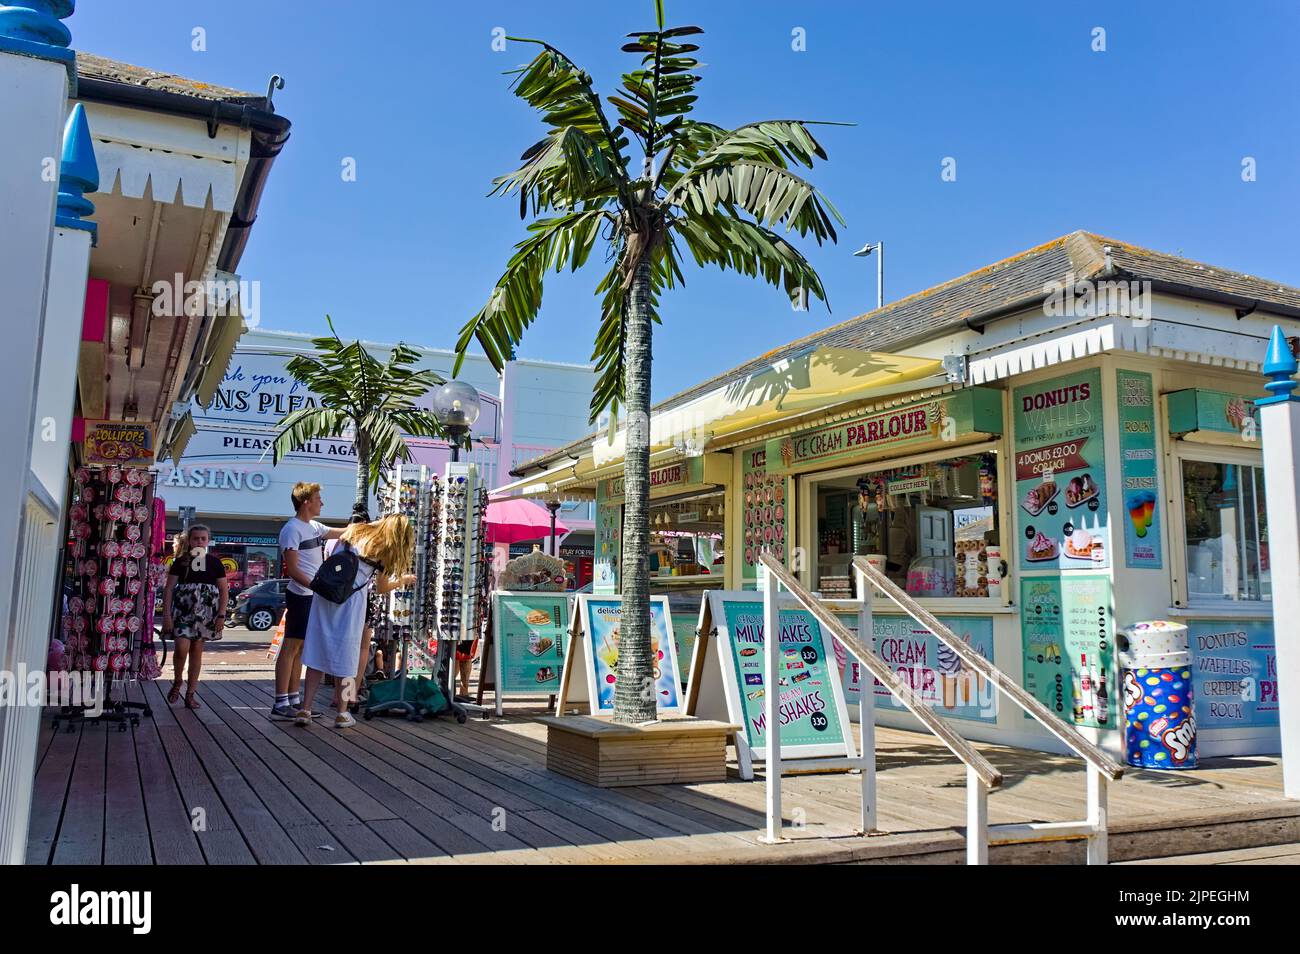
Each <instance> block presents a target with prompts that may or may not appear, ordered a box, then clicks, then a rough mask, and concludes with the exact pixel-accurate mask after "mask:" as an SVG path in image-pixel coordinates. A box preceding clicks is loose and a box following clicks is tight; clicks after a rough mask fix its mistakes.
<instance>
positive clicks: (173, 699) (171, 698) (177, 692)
mask: <svg viewBox="0 0 1300 954" xmlns="http://www.w3.org/2000/svg"><path fill="white" fill-rule="evenodd" d="M183 685H184V683H183V682H181V681H179V680H178V681H176V682H173V683H172V690H171V692H169V693H167V702H168V703H169V704H171V705H175V704H176V703H177V702H178V701H179V700H180V697H181V686H183Z"/></svg>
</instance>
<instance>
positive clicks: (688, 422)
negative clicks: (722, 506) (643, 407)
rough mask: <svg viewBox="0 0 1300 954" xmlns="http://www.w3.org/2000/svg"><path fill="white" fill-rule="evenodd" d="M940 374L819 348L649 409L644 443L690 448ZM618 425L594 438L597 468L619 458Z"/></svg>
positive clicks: (916, 364)
mask: <svg viewBox="0 0 1300 954" xmlns="http://www.w3.org/2000/svg"><path fill="white" fill-rule="evenodd" d="M942 373H943V362H942V361H939V360H937V359H934V358H919V357H911V356H907V355H898V354H889V353H886V352H881V351H861V350H858V349H855V348H835V347H830V346H819V347H816V348H810V349H809V350H808V351H807V352H805V353H804V354H801V355H796V356H794V357H792V358H786V359H783V360H781V361H778V362H776V363H775V364H773V365H771V366H770V367H769V368H767V369H765V370H763V371H760V372H756V373H754V374H751V375H749V376H748V377H746V378H743V379H741V380H738V381H734V382H732V383H730V384H726V385H723V386H721V387H719V388H717V389H715V390H714V391H711V392H710V393H708V394H705V395H703V396H702V397H699V398H697V399H695V400H693V401H691V402H689V403H688V404H684V405H682V406H681V407H677V408H673V409H671V410H669V411H666V412H663V413H660V414H655V415H654V416H653V417H652V418H651V421H650V448H651V450H652V451H654V450H657V449H660V448H665V447H674V446H677V447H693V448H697V449H701V450H702V449H703V448H704V447H705V446H706V445H707V444H708V442H709V441H712V440H715V439H717V438H719V437H722V436H725V435H729V434H734V433H737V432H739V431H743V430H748V429H750V428H754V427H761V426H762V425H764V424H769V423H772V422H774V421H779V420H781V419H782V418H785V417H792V416H794V415H797V414H802V413H805V412H808V411H815V410H820V409H822V408H826V407H830V406H832V405H835V404H845V403H848V402H851V401H858V400H865V399H867V398H871V397H877V396H883V395H886V394H889V393H891V391H894V390H900V389H904V388H906V387H907V386H908V385H910V384H911V383H912V382H916V381H920V380H922V379H925V378H929V377H933V376H935V375H939V374H942ZM625 440H626V431H625V430H622V429H620V430H619V431H618V432H617V433H616V434H615V435H614V437H613V439H612V440H597V441H596V443H595V444H594V445H593V448H592V451H593V455H594V458H595V463H596V464H597V465H598V466H599V465H602V464H605V463H607V462H610V461H614V460H618V459H621V458H622V456H623V448H624V443H625Z"/></svg>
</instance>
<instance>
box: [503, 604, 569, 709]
mask: <svg viewBox="0 0 1300 954" xmlns="http://www.w3.org/2000/svg"><path fill="white" fill-rule="evenodd" d="M492 598H493V600H494V601H495V605H494V606H493V608H492V622H493V626H494V632H493V651H494V654H495V657H496V667H497V673H496V678H497V685H496V691H497V693H498V694H500V695H512V694H513V695H534V696H535V695H549V694H552V693H555V692H558V691H559V688H560V673H561V671H562V670H563V669H564V639H565V634H566V633H567V632H568V629H569V599H568V597H567V596H565V595H564V594H562V593H555V594H551V593H507V592H504V591H498V592H496V593H493V594H492Z"/></svg>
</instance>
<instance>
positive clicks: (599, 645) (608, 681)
mask: <svg viewBox="0 0 1300 954" xmlns="http://www.w3.org/2000/svg"><path fill="white" fill-rule="evenodd" d="M579 605H580V607H581V612H582V614H583V617H582V628H583V638H584V640H585V641H586V647H585V648H586V655H587V657H588V660H589V661H588V662H587V667H588V688H589V692H590V693H591V700H592V701H591V710H592V714H593V715H612V714H613V712H614V688H615V685H616V684H617V682H618V649H619V631H620V629H621V623H622V619H623V601H622V600H621V599H620V598H619V597H598V596H584V597H582V598H581V600H580V603H579ZM671 619H672V614H671V613H670V612H669V610H668V600H667V598H666V597H653V596H652V597H651V598H650V651H651V655H652V658H653V659H654V678H655V684H654V691H655V701H656V703H657V705H658V707H659V708H660V709H661V710H673V711H676V710H678V709H679V708H680V707H681V705H682V690H681V682H680V679H679V676H678V672H679V670H678V668H677V650H676V647H675V646H674V645H673V633H672V624H671Z"/></svg>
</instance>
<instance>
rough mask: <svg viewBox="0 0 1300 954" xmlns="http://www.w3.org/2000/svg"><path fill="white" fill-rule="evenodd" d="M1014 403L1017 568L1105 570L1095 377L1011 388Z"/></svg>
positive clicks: (1086, 374)
mask: <svg viewBox="0 0 1300 954" xmlns="http://www.w3.org/2000/svg"><path fill="white" fill-rule="evenodd" d="M1014 402H1015V428H1016V438H1015V467H1016V516H1017V518H1018V521H1017V525H1018V526H1019V528H1020V565H1021V567H1022V568H1023V569H1026V570H1033V569H1049V568H1058V569H1062V570H1075V569H1090V568H1098V569H1100V568H1102V567H1107V566H1110V529H1109V525H1108V521H1107V518H1106V462H1105V448H1104V444H1105V441H1104V439H1103V418H1102V399H1101V371H1100V370H1099V369H1097V368H1092V369H1090V370H1087V371H1080V372H1078V373H1076V374H1071V375H1067V376H1065V377H1060V378H1053V379H1051V380H1050V381H1041V382H1039V383H1038V384H1030V385H1026V386H1024V387H1020V388H1016V390H1015V395H1014Z"/></svg>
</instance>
